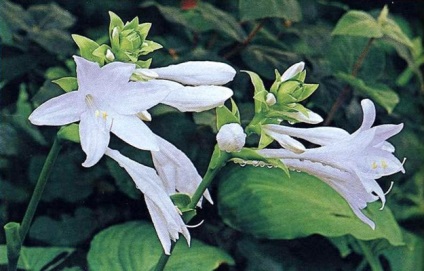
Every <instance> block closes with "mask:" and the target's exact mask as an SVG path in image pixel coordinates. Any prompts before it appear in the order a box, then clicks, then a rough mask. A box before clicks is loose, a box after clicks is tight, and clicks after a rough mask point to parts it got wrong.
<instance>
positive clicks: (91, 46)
mask: <svg viewBox="0 0 424 271" xmlns="http://www.w3.org/2000/svg"><path fill="white" fill-rule="evenodd" d="M72 39H73V40H74V41H75V43H76V44H77V45H78V48H79V49H80V54H81V56H82V57H83V58H85V59H87V60H91V61H96V62H97V63H99V64H100V65H103V59H101V58H100V57H98V56H95V55H93V52H94V50H96V49H97V48H98V47H99V46H100V45H99V44H97V42H95V41H94V40H91V39H89V38H86V37H84V36H80V35H76V34H73V35H72Z"/></svg>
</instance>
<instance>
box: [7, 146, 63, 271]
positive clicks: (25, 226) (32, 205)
mask: <svg viewBox="0 0 424 271" xmlns="http://www.w3.org/2000/svg"><path fill="white" fill-rule="evenodd" d="M60 148H61V144H60V142H59V139H58V138H56V139H55V141H54V142H53V146H52V147H51V149H50V152H49V154H48V155H47V158H46V161H45V162H44V165H43V168H42V170H41V173H40V175H39V177H38V180H37V184H36V185H35V188H34V192H33V194H32V197H31V200H30V202H29V204H28V208H27V209H26V212H25V215H24V218H23V219H22V223H21V224H20V226H19V231H18V232H17V233H18V234H17V235H16V236H14V237H13V238H9V240H7V243H8V244H7V245H8V258H9V259H12V261H10V260H9V262H8V268H9V271H12V270H16V266H17V262H18V260H19V254H20V250H21V247H22V244H23V242H24V240H25V236H26V235H27V233H28V230H29V228H30V226H31V222H32V219H33V218H34V214H35V211H36V210H37V206H38V203H39V202H40V199H41V196H42V195H43V191H44V187H45V186H46V183H47V180H48V178H49V175H50V172H51V171H52V169H53V166H54V164H55V162H56V158H57V156H58V154H59V151H60ZM13 224H17V223H15V222H11V223H8V224H7V225H13ZM7 225H6V226H7ZM6 226H5V230H6V231H7V229H8V228H9V227H6ZM17 239H19V240H17ZM9 247H10V248H11V249H9Z"/></svg>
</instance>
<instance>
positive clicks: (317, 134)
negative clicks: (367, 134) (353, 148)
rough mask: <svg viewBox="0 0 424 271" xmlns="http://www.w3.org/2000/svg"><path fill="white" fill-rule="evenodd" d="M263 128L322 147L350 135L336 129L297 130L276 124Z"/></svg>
mask: <svg viewBox="0 0 424 271" xmlns="http://www.w3.org/2000/svg"><path fill="white" fill-rule="evenodd" d="M263 127H265V128H266V129H267V130H268V131H273V132H275V133H280V134H285V135H290V136H293V137H297V138H301V139H304V140H307V141H309V142H311V143H314V144H317V145H321V146H323V145H327V144H330V143H334V142H336V141H339V140H342V139H343V138H346V137H347V136H349V133H348V132H346V131H345V130H343V129H340V128H335V127H316V128H295V127H289V126H283V125H276V124H267V125H264V126H263Z"/></svg>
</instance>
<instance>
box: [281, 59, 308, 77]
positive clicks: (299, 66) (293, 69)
mask: <svg viewBox="0 0 424 271" xmlns="http://www.w3.org/2000/svg"><path fill="white" fill-rule="evenodd" d="M304 68H305V62H303V61H301V62H299V63H296V64H293V65H291V66H290V67H289V68H288V69H287V70H286V71H285V72H284V73H283V75H281V82H284V81H287V80H289V79H290V78H292V77H294V76H295V75H296V74H298V73H299V72H301V71H303V69H304Z"/></svg>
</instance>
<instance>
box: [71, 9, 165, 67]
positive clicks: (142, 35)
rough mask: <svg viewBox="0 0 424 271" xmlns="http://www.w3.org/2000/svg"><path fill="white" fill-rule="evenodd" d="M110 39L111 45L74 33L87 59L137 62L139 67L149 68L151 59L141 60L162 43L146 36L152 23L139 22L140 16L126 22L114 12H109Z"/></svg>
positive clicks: (74, 37)
mask: <svg viewBox="0 0 424 271" xmlns="http://www.w3.org/2000/svg"><path fill="white" fill-rule="evenodd" d="M109 16H110V24H109V39H110V45H108V44H98V43H97V42H95V41H93V40H91V39H89V38H87V37H84V36H80V35H72V38H73V39H74V41H75V43H76V44H77V45H78V47H79V49H80V53H81V56H82V57H83V58H85V59H87V60H91V61H95V62H97V63H99V64H100V65H104V64H107V63H110V62H113V61H121V62H131V63H135V64H136V65H137V67H138V68H149V66H150V63H151V59H147V60H140V59H139V57H141V56H144V55H147V54H149V53H151V52H153V51H155V50H157V49H160V48H162V45H160V44H159V43H156V42H154V41H151V40H147V39H146V37H147V35H148V33H149V30H150V27H151V25H152V24H151V23H142V24H140V23H139V20H138V17H135V18H134V19H133V20H132V21H131V22H127V23H125V24H124V22H123V21H122V20H121V18H119V17H118V15H116V14H115V13H113V12H109Z"/></svg>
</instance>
